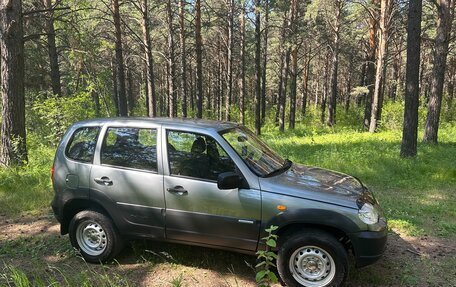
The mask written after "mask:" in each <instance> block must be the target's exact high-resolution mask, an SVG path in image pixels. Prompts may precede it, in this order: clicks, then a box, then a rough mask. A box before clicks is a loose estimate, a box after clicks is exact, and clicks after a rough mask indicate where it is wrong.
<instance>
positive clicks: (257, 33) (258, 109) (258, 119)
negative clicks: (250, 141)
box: [255, 0, 261, 135]
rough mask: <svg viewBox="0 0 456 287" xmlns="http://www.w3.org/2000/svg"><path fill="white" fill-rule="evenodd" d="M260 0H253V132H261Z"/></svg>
mask: <svg viewBox="0 0 456 287" xmlns="http://www.w3.org/2000/svg"><path fill="white" fill-rule="evenodd" d="M260 3H261V0H255V133H256V134H257V135H259V134H261V20H260V19H261V14H260V11H261V10H260Z"/></svg>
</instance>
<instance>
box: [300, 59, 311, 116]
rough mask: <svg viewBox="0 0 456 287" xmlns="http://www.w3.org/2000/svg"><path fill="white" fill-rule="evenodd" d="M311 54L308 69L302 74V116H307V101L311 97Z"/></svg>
mask: <svg viewBox="0 0 456 287" xmlns="http://www.w3.org/2000/svg"><path fill="white" fill-rule="evenodd" d="M310 59H311V58H310V54H309V60H307V61H306V67H305V68H304V72H303V74H302V105H301V115H302V116H305V115H306V110H307V100H308V95H309V73H310Z"/></svg>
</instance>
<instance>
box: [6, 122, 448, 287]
mask: <svg viewBox="0 0 456 287" xmlns="http://www.w3.org/2000/svg"><path fill="white" fill-rule="evenodd" d="M29 137H30V138H29V141H28V142H29V149H30V163H29V165H28V166H27V167H26V168H22V169H14V170H11V169H10V170H0V207H1V208H0V286H15V285H14V284H16V286H28V285H27V284H28V283H30V282H31V283H30V284H31V286H48V285H50V284H52V283H53V282H58V283H59V284H61V285H64V286H255V281H254V280H255V272H254V270H253V268H252V265H254V264H255V258H253V257H249V256H244V255H239V254H236V253H230V252H224V251H218V250H211V249H205V248H197V247H189V246H183V245H174V244H164V243H157V242H152V241H150V242H149V241H135V242H133V243H132V244H131V245H130V246H129V247H127V248H126V249H125V250H124V251H123V252H122V253H121V254H120V256H119V257H118V258H117V261H115V262H112V263H111V264H107V265H103V266H100V265H90V264H86V263H85V262H84V261H83V260H82V259H81V258H80V256H78V254H77V253H76V252H75V251H73V249H72V248H71V246H70V243H69V240H68V237H67V236H60V235H59V229H58V224H57V222H56V221H55V219H54V218H53V216H52V214H51V211H50V207H49V203H50V201H51V199H52V196H53V191H52V189H51V185H50V179H49V176H50V173H49V170H50V167H51V165H52V159H53V154H54V148H51V147H49V146H48V145H46V144H44V143H41V141H40V138H39V137H38V136H34V135H33V134H32V135H30V136H29ZM420 137H421V135H420ZM262 138H263V139H264V140H265V141H266V142H267V143H268V144H269V145H270V146H271V147H273V149H275V150H277V151H278V152H279V153H280V154H282V155H283V156H284V157H288V158H289V159H290V160H292V161H293V162H297V163H302V164H307V165H315V166H320V167H324V168H329V169H334V170H337V171H342V172H346V173H349V174H352V175H354V176H356V177H358V178H360V179H361V180H362V181H363V182H364V183H365V184H366V185H367V186H368V187H369V188H370V189H371V190H373V191H374V193H375V194H376V196H377V198H378V200H379V201H380V203H381V204H382V206H383V208H384V209H385V213H386V215H387V217H388V219H389V226H390V228H391V230H390V236H389V242H388V248H387V251H386V254H385V256H384V258H382V259H381V260H380V261H379V262H378V263H377V264H375V265H373V266H369V267H366V268H363V269H354V268H353V269H352V270H351V273H350V277H349V281H348V284H347V285H348V286H455V285H456V274H455V273H454V266H455V265H456V208H455V207H456V125H454V124H453V125H451V124H443V125H442V126H441V128H440V132H439V141H440V143H439V144H438V145H425V144H422V143H419V146H418V156H417V158H414V159H401V158H400V157H399V150H400V142H401V132H400V130H398V129H390V130H385V131H380V132H378V133H376V134H369V133H365V132H361V131H358V130H356V129H353V128H349V127H340V128H337V129H330V128H326V127H325V128H323V127H316V128H310V127H309V126H308V125H305V124H304V125H300V126H298V127H297V128H296V129H295V130H294V131H286V132H285V133H284V134H280V133H279V132H277V131H276V128H275V127H273V125H266V127H265V128H264V129H263V135H262ZM21 282H22V283H23V285H20V284H21Z"/></svg>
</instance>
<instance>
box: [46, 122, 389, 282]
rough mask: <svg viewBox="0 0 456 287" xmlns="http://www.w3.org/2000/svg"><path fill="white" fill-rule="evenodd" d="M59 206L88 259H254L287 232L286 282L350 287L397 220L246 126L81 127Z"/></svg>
mask: <svg viewBox="0 0 456 287" xmlns="http://www.w3.org/2000/svg"><path fill="white" fill-rule="evenodd" d="M52 182H53V186H54V191H55V196H54V199H53V201H52V208H53V211H54V214H55V216H56V218H57V220H58V221H59V222H60V228H61V233H62V234H67V233H69V238H70V241H71V244H72V245H73V246H74V247H75V248H77V249H78V250H79V251H80V253H81V254H82V256H83V257H84V258H85V260H86V261H88V262H94V263H95V262H103V261H107V260H110V259H112V258H113V257H114V256H116V254H118V252H119V251H120V250H121V249H122V247H123V244H124V242H125V241H126V240H129V239H133V238H138V237H142V238H149V239H155V240H162V241H167V242H175V243H185V244H191V245H198V246H206V247H213V248H220V249H226V250H231V251H236V252H242V253H247V254H255V252H256V251H258V250H263V249H264V248H265V246H266V245H265V242H264V240H262V239H261V238H263V237H264V236H265V235H266V233H265V229H267V228H268V227H270V226H277V227H278V229H277V230H276V231H275V232H276V234H277V235H278V242H277V249H276V250H275V251H276V252H277V254H278V258H277V269H278V273H279V275H280V277H281V279H282V281H283V282H284V283H285V284H286V285H287V286H340V285H342V284H343V282H344V281H345V279H346V278H347V275H348V268H349V263H348V254H349V253H348V252H349V251H350V252H352V253H353V255H354V259H355V262H356V266H357V267H362V266H365V265H368V264H372V263H374V262H375V261H377V260H378V259H379V258H380V257H381V255H382V254H383V252H384V249H385V246H386V239H387V224H386V219H385V218H384V216H383V212H382V210H381V208H380V206H379V204H378V202H377V200H376V199H375V197H374V196H373V194H372V193H371V192H370V191H369V190H368V189H367V187H366V186H364V185H363V184H362V183H361V182H360V181H359V180H358V179H356V178H354V177H352V176H349V175H346V174H342V173H338V172H334V171H330V170H325V169H321V168H317V167H311V166H304V165H299V164H295V163H292V162H291V161H290V160H287V159H283V158H281V157H280V156H279V155H278V154H277V153H275V152H274V151H272V150H271V149H270V148H269V147H268V146H267V145H266V144H264V143H263V142H262V141H261V140H260V139H258V138H257V137H256V136H255V135H254V134H253V133H252V132H250V131H249V130H248V129H247V128H245V127H244V126H242V125H239V124H236V123H230V122H216V121H208V120H183V119H165V118H153V119H151V118H110V119H94V120H86V121H82V122H78V123H75V124H74V125H72V126H71V127H70V128H69V129H68V131H67V132H66V134H65V135H64V136H63V139H62V141H61V142H60V145H59V147H58V149H57V152H56V155H55V160H54V165H53V168H52Z"/></svg>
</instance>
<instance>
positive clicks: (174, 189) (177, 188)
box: [166, 185, 188, 195]
mask: <svg viewBox="0 0 456 287" xmlns="http://www.w3.org/2000/svg"><path fill="white" fill-rule="evenodd" d="M166 191H168V192H170V193H173V194H177V195H186V194H187V193H188V191H187V190H186V189H184V188H183V187H182V186H180V185H177V186H175V187H168V188H167V189H166Z"/></svg>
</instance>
